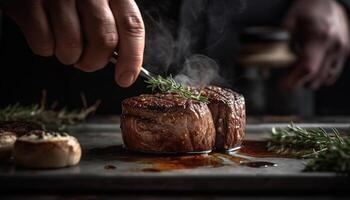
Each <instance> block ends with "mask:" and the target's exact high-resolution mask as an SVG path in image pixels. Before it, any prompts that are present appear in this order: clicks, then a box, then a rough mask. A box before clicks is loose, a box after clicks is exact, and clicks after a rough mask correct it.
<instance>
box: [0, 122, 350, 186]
mask: <svg viewBox="0 0 350 200" xmlns="http://www.w3.org/2000/svg"><path fill="white" fill-rule="evenodd" d="M272 125H280V126H283V125H286V124H272V123H269V124H248V126H247V133H246V134H247V137H246V138H247V139H248V140H254V141H255V140H264V138H266V137H267V136H268V135H267V134H264V133H266V131H267V130H269V129H270V128H271V126H272ZM301 125H302V126H304V127H314V126H323V127H326V128H327V127H338V128H339V129H340V130H342V131H344V132H348V128H349V126H348V124H347V123H342V124H327V123H323V124H314V123H310V124H301ZM70 133H71V134H72V135H75V136H76V137H77V138H78V139H79V141H80V143H81V145H82V148H83V157H82V160H81V162H80V164H79V165H78V166H74V167H70V168H63V169H56V170H33V169H24V168H20V167H16V166H15V165H14V163H13V162H12V161H9V162H5V163H1V164H0V189H1V190H2V191H7V192H11V191H18V190H21V191H39V192H40V191H64V192H66V193H67V192H68V193H69V192H77V191H90V192H91V191H98V192H116V191H173V192H174V191H181V192H184V191H201V192H215V191H231V192H232V191H233V192H234V191H239V192H242V191H248V192H249V191H290V192H294V191H315V190H317V191H346V190H348V189H349V188H350V179H349V178H348V177H346V176H341V175H337V174H335V173H307V172H302V170H303V168H304V163H305V161H304V160H297V159H292V158H278V157H263V158H261V157H259V158H256V157H251V156H247V155H240V156H241V157H243V158H244V159H246V158H248V159H250V160H253V161H265V162H273V163H276V164H277V166H275V167H266V168H252V167H248V166H242V165H239V164H238V163H237V162H235V161H233V160H231V159H228V158H227V157H225V156H222V155H216V156H215V157H213V156H212V155H211V154H210V155H208V156H207V157H205V156H204V158H202V157H200V158H198V159H199V161H198V159H197V160H196V161H195V162H192V161H188V160H187V161H186V162H187V163H185V164H184V163H182V161H181V162H177V161H175V160H176V159H177V158H174V159H172V158H169V157H165V158H164V157H163V158H162V159H160V160H161V161H160V163H159V162H158V161H154V160H157V159H158V158H157V157H152V156H151V157H150V156H148V155H142V154H141V155H139V154H131V156H130V157H131V158H130V157H129V156H128V154H125V152H124V150H123V149H122V147H121V145H122V137H121V132H120V129H119V124H118V120H116V121H113V123H109V122H108V120H107V122H106V120H105V121H103V122H101V121H95V122H90V123H87V124H83V125H79V126H76V127H72V128H71V130H70ZM186 159H187V158H186ZM186 159H185V160H186ZM218 160H219V161H218ZM196 162H198V163H199V164H196ZM155 166H157V167H158V168H156V167H155ZM169 166H170V167H169ZM174 166H175V167H174ZM159 167H162V168H161V170H157V169H159Z"/></svg>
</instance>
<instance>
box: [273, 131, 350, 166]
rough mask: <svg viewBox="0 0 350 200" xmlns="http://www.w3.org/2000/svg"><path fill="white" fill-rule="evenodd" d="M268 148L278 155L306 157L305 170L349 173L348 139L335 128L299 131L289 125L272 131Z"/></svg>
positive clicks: (349, 147)
mask: <svg viewBox="0 0 350 200" xmlns="http://www.w3.org/2000/svg"><path fill="white" fill-rule="evenodd" d="M268 149H269V150H270V151H274V152H276V153H277V154H280V155H288V156H291V155H292V156H296V157H299V158H309V159H310V160H309V161H308V162H307V164H306V168H305V170H306V171H334V172H342V173H349V172H350V138H348V137H342V136H341V135H340V133H339V131H338V130H337V129H332V132H331V133H327V131H326V130H325V129H323V128H315V129H310V130H307V129H303V128H301V127H299V126H296V125H294V124H291V125H289V126H287V127H286V128H272V130H271V139H270V140H269V143H268Z"/></svg>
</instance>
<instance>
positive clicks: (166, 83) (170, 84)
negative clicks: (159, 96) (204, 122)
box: [145, 75, 209, 102]
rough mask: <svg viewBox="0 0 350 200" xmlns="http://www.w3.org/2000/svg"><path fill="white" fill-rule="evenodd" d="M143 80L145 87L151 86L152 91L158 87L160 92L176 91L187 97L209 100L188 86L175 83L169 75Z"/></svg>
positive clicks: (203, 100) (202, 100)
mask: <svg viewBox="0 0 350 200" xmlns="http://www.w3.org/2000/svg"><path fill="white" fill-rule="evenodd" d="M145 82H146V83H147V84H149V85H148V86H147V87H148V88H151V89H152V90H153V91H154V90H156V89H158V90H160V91H161V92H168V93H177V94H179V95H181V96H183V97H185V98H187V99H194V100H197V101H201V102H209V100H208V98H207V97H205V96H202V95H201V93H200V92H199V93H198V94H196V93H195V92H194V91H193V90H191V88H190V87H186V86H184V85H182V84H180V83H177V82H176V81H175V80H174V79H173V77H172V76H171V75H170V76H168V77H167V78H163V77H162V76H159V75H158V76H155V77H152V78H150V79H148V80H146V81H145Z"/></svg>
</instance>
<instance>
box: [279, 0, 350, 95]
mask: <svg viewBox="0 0 350 200" xmlns="http://www.w3.org/2000/svg"><path fill="white" fill-rule="evenodd" d="M284 26H285V27H286V28H287V29H288V30H289V31H290V32H291V33H292V35H293V38H294V41H293V43H294V44H295V45H296V46H295V47H296V50H297V53H298V56H299V60H298V62H297V63H296V65H295V66H294V68H293V69H292V71H291V72H290V74H289V75H288V76H287V77H285V78H284V79H283V80H282V85H283V86H285V87H287V88H289V89H292V88H296V87H298V86H302V85H306V86H308V87H310V88H312V89H318V88H319V87H320V86H323V85H330V84H332V83H334V82H335V81H336V80H337V78H338V77H339V75H340V74H341V72H342V69H343V66H344V63H345V61H346V59H347V57H348V55H349V45H350V44H349V37H350V36H349V22H348V16H347V13H346V11H345V9H344V8H343V7H342V5H340V4H339V3H338V2H337V1H335V0H308V1H305V0H297V1H295V2H294V3H293V5H292V7H291V8H290V10H289V12H288V14H287V16H286V18H285V20H284Z"/></svg>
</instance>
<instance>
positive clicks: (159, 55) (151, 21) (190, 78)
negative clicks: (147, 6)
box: [143, 0, 245, 87]
mask: <svg viewBox="0 0 350 200" xmlns="http://www.w3.org/2000/svg"><path fill="white" fill-rule="evenodd" d="M204 2H206V1H200V0H192V1H191V0H187V1H183V3H184V4H188V5H187V10H186V11H187V12H189V13H190V14H189V15H188V17H187V18H184V19H181V20H182V25H183V27H181V29H180V31H179V32H176V31H172V30H173V28H174V26H173V25H174V23H173V22H172V21H170V20H168V19H165V18H162V17H160V16H161V15H159V14H158V15H154V13H156V12H155V11H154V10H152V13H151V14H150V12H144V13H143V15H144V16H143V17H144V20H145V25H146V49H145V57H144V63H145V67H146V68H148V69H149V70H150V71H151V72H153V73H155V74H160V75H163V76H166V75H169V74H170V73H172V74H173V75H176V76H175V80H176V81H178V82H180V83H182V84H185V85H190V86H196V87H203V86H205V85H208V84H212V83H213V82H215V83H223V82H225V81H223V80H224V78H222V77H220V75H219V66H218V64H217V63H216V62H215V61H214V60H213V59H211V58H209V57H207V56H205V55H200V54H193V50H192V47H193V44H194V43H199V44H203V45H205V42H206V41H205V40H202V39H201V38H200V37H199V35H203V33H202V32H201V31H203V28H204V27H200V26H201V25H203V23H199V22H200V21H201V20H203V19H204V18H205V17H206V16H205V15H206V14H207V13H206V12H207V10H206V6H205V5H206V3H204ZM215 3H216V4H217V6H218V8H220V9H222V8H223V7H224V8H227V9H225V12H221V11H220V12H218V13H219V14H220V16H211V18H210V19H209V23H213V24H216V25H217V26H219V27H218V29H217V30H219V32H220V33H223V32H224V27H226V25H225V23H227V22H228V20H227V19H228V18H229V15H232V14H233V13H236V14H239V13H242V12H243V10H244V9H245V1H243V0H240V1H238V2H237V1H233V2H231V1H226V0H221V1H216V2H215ZM214 9H216V7H214ZM181 12H184V10H181ZM152 14H153V15H152ZM182 14H183V13H182ZM185 27H187V28H185ZM177 28H178V27H177ZM175 29H176V28H175ZM189 29H190V30H189ZM191 31H192V34H191ZM193 31H194V33H193ZM174 32H176V34H174ZM219 39H220V38H219ZM212 45H213V44H212ZM212 45H209V46H212ZM174 72H175V73H174Z"/></svg>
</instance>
